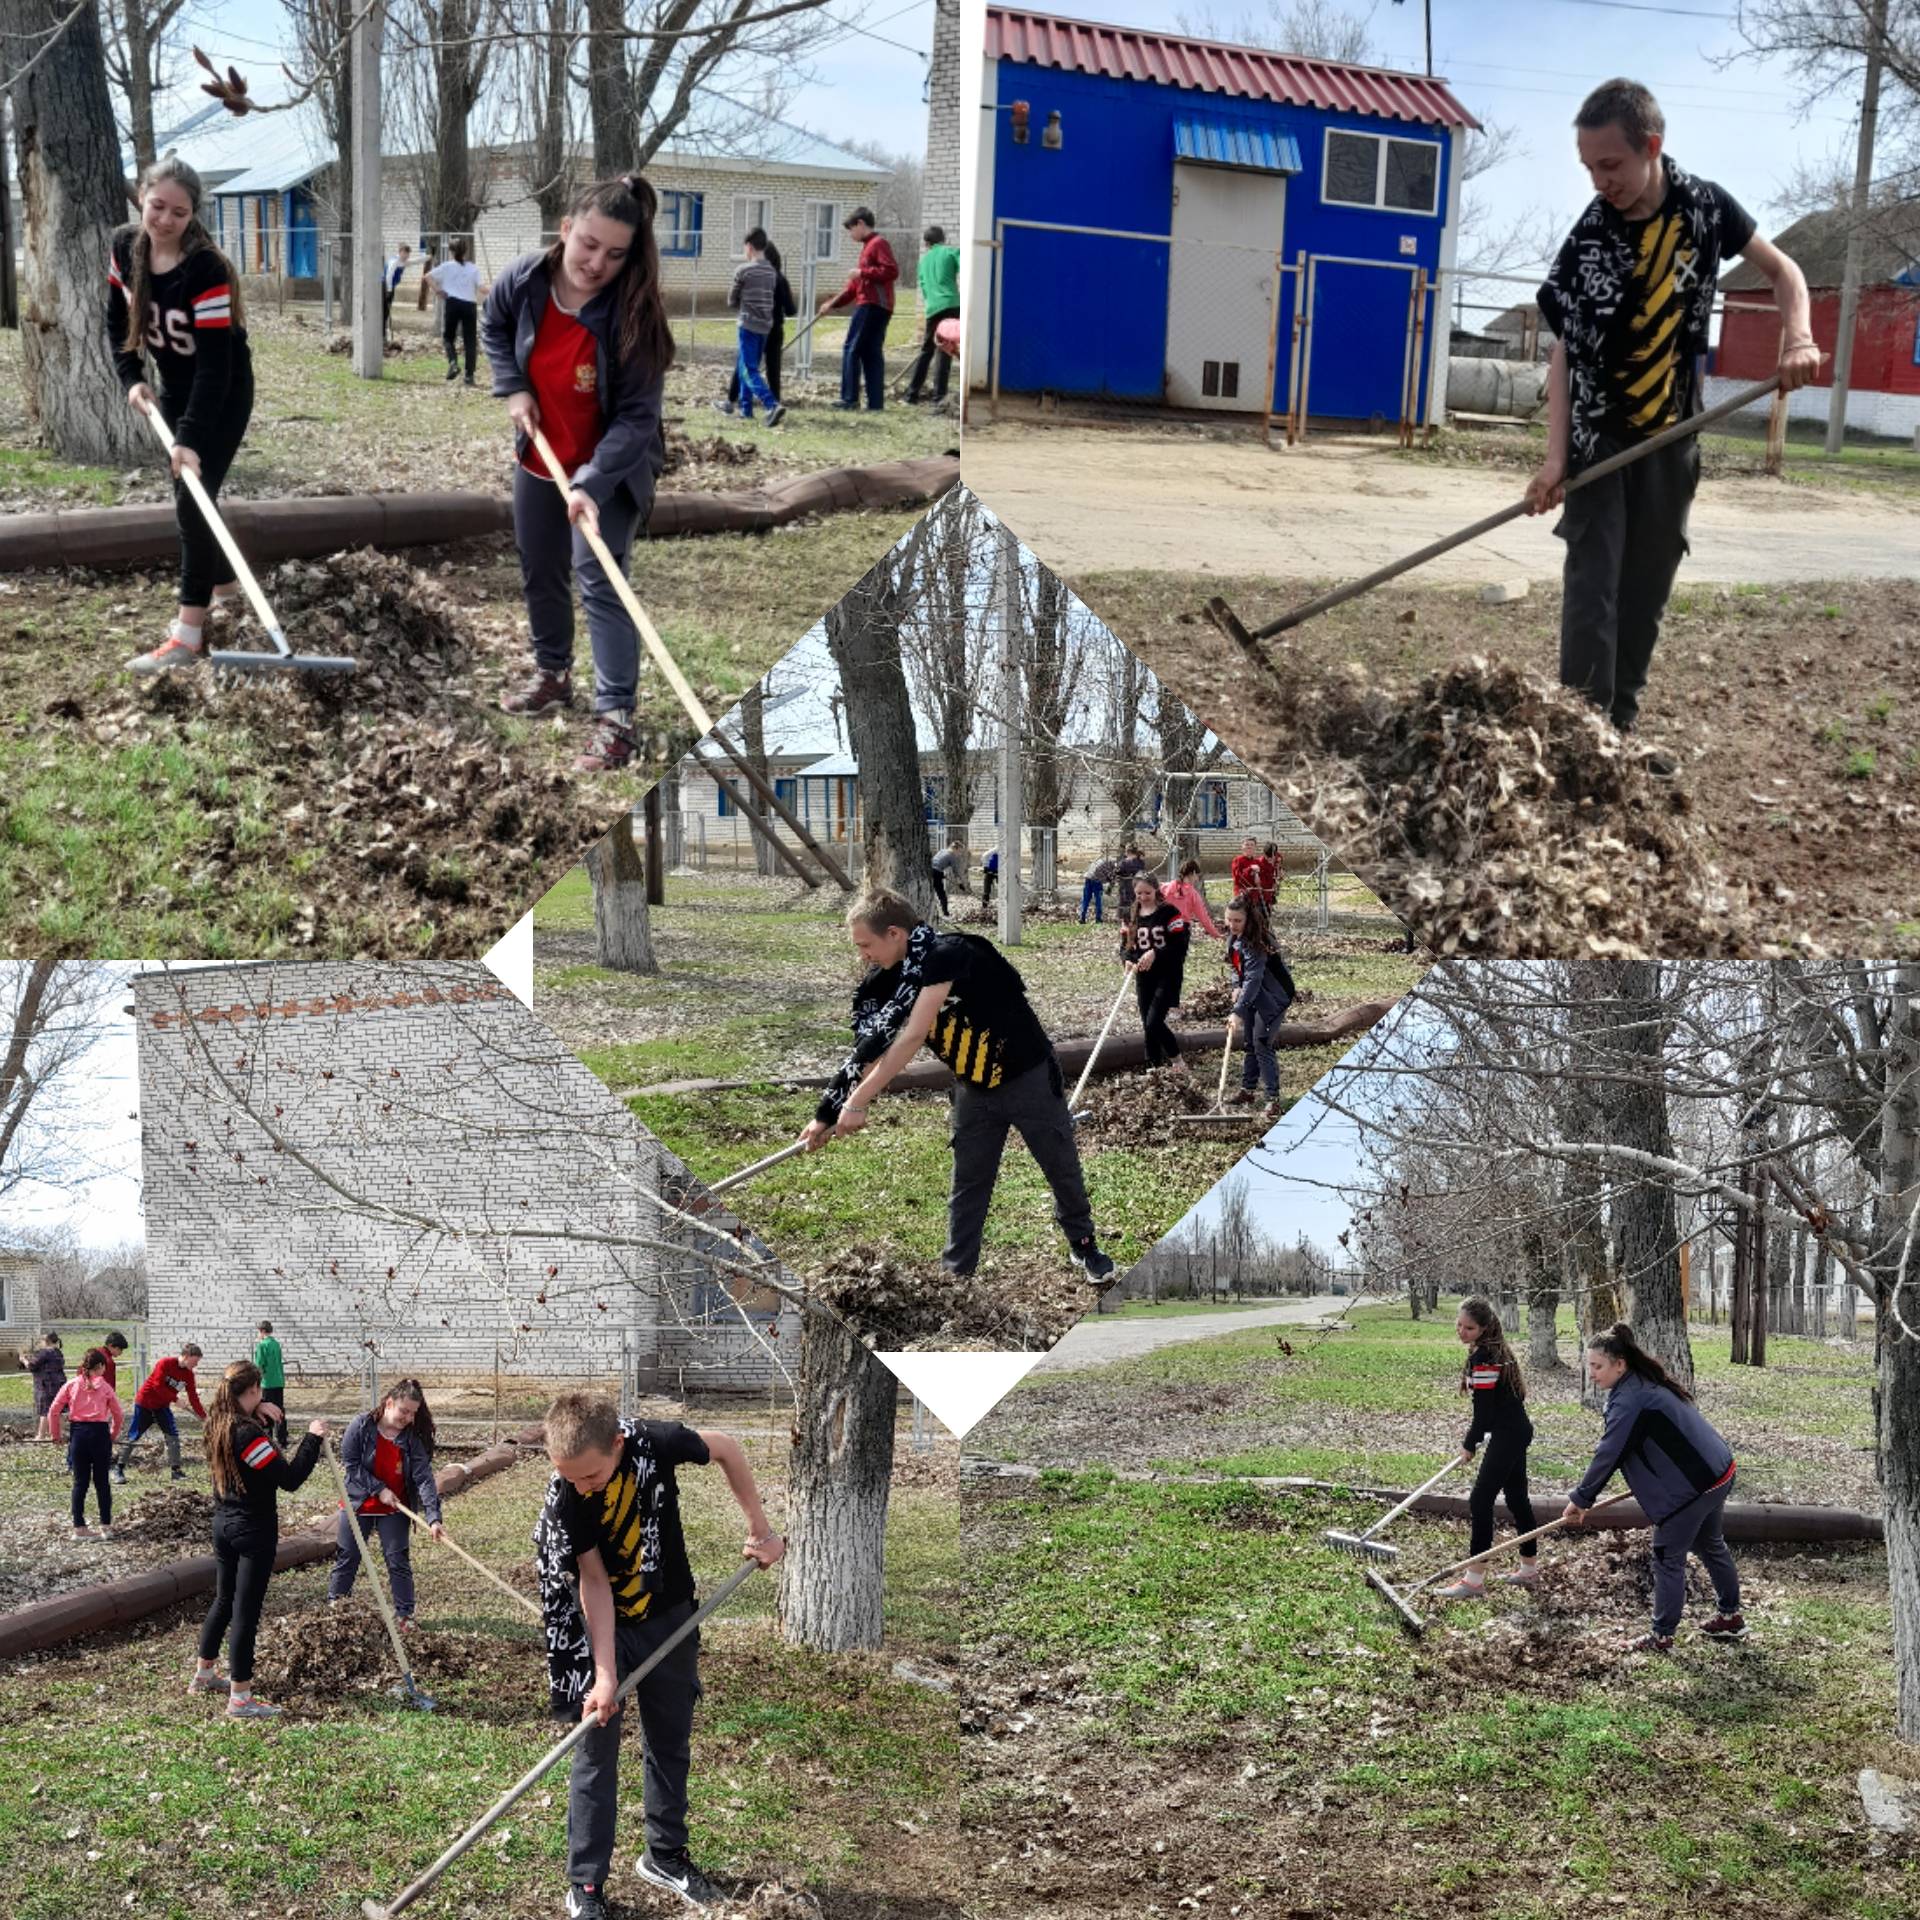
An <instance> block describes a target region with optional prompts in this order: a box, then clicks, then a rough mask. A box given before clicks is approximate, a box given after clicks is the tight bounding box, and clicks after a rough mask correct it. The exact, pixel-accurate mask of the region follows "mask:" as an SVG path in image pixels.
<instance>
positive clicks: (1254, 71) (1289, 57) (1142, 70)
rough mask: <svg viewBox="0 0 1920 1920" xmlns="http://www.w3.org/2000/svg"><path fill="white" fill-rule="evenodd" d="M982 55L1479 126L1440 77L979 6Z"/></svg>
mask: <svg viewBox="0 0 1920 1920" xmlns="http://www.w3.org/2000/svg"><path fill="white" fill-rule="evenodd" d="M987 58H988V59H989V60H1017V61H1020V62H1022V63H1024V64H1026V65H1028V66H1036V67H1058V68H1061V69H1063V70H1065V71H1068V72H1073V73H1095V74H1101V75H1103V76H1104V77H1105V78H1107V79H1109V80H1151V81H1158V82H1159V83H1160V84H1161V85H1162V86H1169V87H1184V88H1188V89H1190V90H1192V91H1194V92H1198V93H1217V94H1223V95H1226V96H1228V97H1230V98H1238V99H1242V100H1271V101H1274V102H1276V103H1278V104H1279V105H1281V106H1289V107H1318V108H1321V109H1322V110H1324V111H1328V112H1339V113H1370V114H1376V115H1378V116H1379V117H1380V118H1381V119H1383V120H1406V121H1410V122H1412V123H1414V124H1415V125H1418V126H1427V127H1478V126H1479V124H1480V122H1479V121H1478V120H1476V119H1475V118H1474V117H1473V115H1472V114H1470V113H1469V112H1468V111H1467V110H1466V108H1465V107H1463V106H1462V105H1461V104H1460V102H1459V101H1458V100H1456V99H1455V98H1454V97H1453V94H1452V93H1451V92H1450V91H1449V90H1448V88H1447V85H1446V82H1445V81H1443V80H1428V79H1425V78H1423V77H1422V76H1420V75H1418V74H1412V73H1394V72H1390V71H1388V70H1386V69H1384V68H1380V67H1353V66H1347V65H1345V64H1344V63H1343V62H1341V61H1337V60H1309V59H1306V58H1303V57H1302V56H1301V55H1299V54H1292V53H1274V52H1271V51H1269V50H1268V49H1266V48H1264V47H1236V46H1228V45H1225V44H1223V43H1222V42H1220V41H1217V40H1196V39H1194V38H1193V37H1192V36H1191V35H1188V34H1176V33H1148V32H1144V31H1143V30H1142V29H1140V28H1138V27H1109V26H1102V25H1100V24H1098V23H1096V22H1094V21H1090V20H1067V19H1062V18H1061V17H1060V16H1058V15H1057V14H1049V13H1027V12H1023V11H1016V10H1015V9H1013V8H1011V7H989V8H988V9H987Z"/></svg>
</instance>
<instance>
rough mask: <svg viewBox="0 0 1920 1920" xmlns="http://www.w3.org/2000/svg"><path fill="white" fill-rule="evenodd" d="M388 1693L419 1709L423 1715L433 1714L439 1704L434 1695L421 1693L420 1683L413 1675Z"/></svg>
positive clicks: (391, 1688) (408, 1676) (407, 1676)
mask: <svg viewBox="0 0 1920 1920" xmlns="http://www.w3.org/2000/svg"><path fill="white" fill-rule="evenodd" d="M388 1691H389V1692H390V1693H391V1694H393V1696H394V1697H395V1698H396V1699H399V1700H404V1701H405V1702H406V1703H407V1705H408V1706H410V1707H418V1708H419V1710H420V1711H421V1712H422V1713H432V1712H433V1711H434V1709H435V1707H436V1706H437V1705H438V1704H439V1703H438V1702H437V1701H436V1700H435V1699H434V1697H433V1695H432V1694H430V1693H423V1692H421V1690H420V1683H419V1681H417V1680H416V1679H415V1678H414V1677H413V1675H412V1674H408V1675H406V1677H405V1678H404V1679H402V1680H401V1681H400V1682H399V1683H398V1684H397V1685H395V1686H393V1687H390V1688H389V1689H388Z"/></svg>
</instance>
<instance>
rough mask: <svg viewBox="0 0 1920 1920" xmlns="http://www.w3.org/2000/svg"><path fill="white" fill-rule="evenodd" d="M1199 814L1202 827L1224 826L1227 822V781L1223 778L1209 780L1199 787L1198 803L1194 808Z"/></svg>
mask: <svg viewBox="0 0 1920 1920" xmlns="http://www.w3.org/2000/svg"><path fill="white" fill-rule="evenodd" d="M1195 811H1196V812H1197V813H1198V814H1199V816H1200V818H1199V824H1200V825H1201V826H1202V827H1224V826H1225V825H1226V824H1227V783H1226V782H1225V781H1224V780H1209V781H1208V782H1207V783H1206V784H1205V785H1204V786H1203V787H1202V788H1201V789H1200V804H1199V806H1198V807H1197V808H1196V809H1195Z"/></svg>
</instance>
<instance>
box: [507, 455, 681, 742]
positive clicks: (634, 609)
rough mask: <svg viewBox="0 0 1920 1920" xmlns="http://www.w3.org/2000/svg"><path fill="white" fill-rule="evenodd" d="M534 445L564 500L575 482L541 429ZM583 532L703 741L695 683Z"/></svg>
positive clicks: (595, 536) (589, 533)
mask: <svg viewBox="0 0 1920 1920" xmlns="http://www.w3.org/2000/svg"><path fill="white" fill-rule="evenodd" d="M532 439H533V444H534V446H535V448H536V449H537V450H538V452H539V455H540V458H541V459H542V460H544V461H545V462H546V467H547V472H548V473H549V474H551V475H552V476H553V484H554V485H555V486H556V487H558V488H559V489H560V497H561V498H562V500H564V499H565V498H566V496H567V495H568V494H569V493H571V492H572V491H573V482H572V481H571V480H570V479H568V477H567V470H566V468H565V467H563V466H562V465H561V464H560V462H559V461H558V460H557V459H555V458H554V452H553V447H552V444H551V443H550V442H549V441H548V439H547V436H546V435H545V434H544V433H542V432H541V430H540V429H539V428H538V427H535V428H534V429H533V433H532ZM580 531H581V532H582V533H583V534H585V535H586V537H587V545H588V546H590V547H591V548H592V549H593V555H594V558H595V559H596V560H598V561H599V562H600V566H601V570H602V571H603V572H604V573H605V574H606V576H607V578H608V580H609V581H611V582H612V585H613V590H614V592H615V593H617V594H618V595H619V596H620V604H621V605H622V606H623V607H625V608H626V610H627V618H628V619H629V620H631V621H632V622H633V624H634V628H635V631H636V632H638V634H639V635H640V638H641V639H642V640H643V641H644V642H645V643H646V648H647V651H648V652H649V653H650V654H651V655H652V656H653V663H654V665H655V666H657V667H658V668H659V669H660V671H661V673H662V674H663V675H664V676H665V677H666V682H667V685H668V686H670V687H671V688H672V689H673V691H674V693H675V694H676V695H677V696H678V698H679V701H680V704H681V705H682V706H683V707H685V708H686V710H687V717H688V718H689V719H690V720H691V721H692V722H693V728H694V732H695V734H696V735H698V737H699V738H701V739H702V740H704V739H705V738H706V737H707V735H708V734H710V733H711V732H712V731H713V716H712V715H711V714H710V713H708V711H707V710H706V708H705V706H704V705H702V704H701V700H700V696H699V695H698V694H697V693H695V692H694V690H693V685H692V682H691V681H689V680H688V678H687V676H686V675H685V674H684V673H682V672H681V671H680V664H679V662H678V661H677V660H675V659H674V657H673V655H672V654H670V653H669V652H668V651H667V643H666V642H665V641H664V640H662V639H661V638H660V636H659V634H658V633H657V632H655V631H654V625H653V622H652V621H651V620H649V619H648V618H647V615H646V610H645V609H644V608H643V607H642V606H641V604H640V602H639V600H638V599H636V598H635V596H634V591H633V588H632V587H631V586H630V585H628V583H627V576H626V574H625V572H624V571H623V570H622V569H621V568H620V567H617V566H616V565H615V564H614V559H613V555H612V554H611V553H610V552H609V551H608V550H607V543H606V542H605V541H604V540H602V539H601V537H600V530H599V528H598V527H597V526H590V525H588V524H587V523H585V522H584V521H583V522H582V523H581V526H580Z"/></svg>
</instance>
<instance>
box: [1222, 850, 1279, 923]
mask: <svg viewBox="0 0 1920 1920" xmlns="http://www.w3.org/2000/svg"><path fill="white" fill-rule="evenodd" d="M1230 871H1231V874H1232V878H1233V890H1234V892H1235V893H1237V894H1239V895H1240V896H1241V897H1242V898H1243V899H1246V900H1257V901H1258V902H1259V903H1260V911H1261V912H1262V913H1264V914H1266V915H1267V916H1268V917H1269V918H1271V916H1272V914H1273V900H1274V891H1275V873H1274V864H1273V861H1272V860H1271V859H1269V858H1268V857H1267V855H1266V854H1264V853H1262V852H1261V850H1260V842H1259V840H1258V839H1257V838H1255V836H1254V835H1252V834H1248V835H1247V836H1246V838H1245V839H1244V840H1242V841H1241V842H1240V851H1239V852H1238V853H1236V854H1235V855H1234V856H1233V865H1232V868H1231V869H1230Z"/></svg>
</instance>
